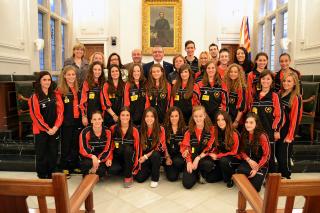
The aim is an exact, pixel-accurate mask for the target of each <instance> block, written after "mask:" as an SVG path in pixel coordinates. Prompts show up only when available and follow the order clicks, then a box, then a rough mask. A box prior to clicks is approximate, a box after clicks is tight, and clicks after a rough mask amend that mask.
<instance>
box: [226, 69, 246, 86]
mask: <svg viewBox="0 0 320 213" xmlns="http://www.w3.org/2000/svg"><path fill="white" fill-rule="evenodd" d="M233 67H236V68H237V70H238V73H239V76H238V78H237V79H236V80H232V79H231V78H230V77H229V74H230V72H231V69H232V68H233ZM224 82H225V83H226V85H227V88H228V89H230V91H233V92H234V91H236V90H237V89H242V88H246V81H245V76H244V72H243V70H242V67H241V66H240V65H238V64H231V65H229V66H228V68H227V70H226V73H225V75H224Z"/></svg>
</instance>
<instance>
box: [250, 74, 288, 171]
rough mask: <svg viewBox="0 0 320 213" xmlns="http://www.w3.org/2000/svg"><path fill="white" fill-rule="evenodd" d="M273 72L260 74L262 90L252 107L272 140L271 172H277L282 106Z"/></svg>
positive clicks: (252, 110)
mask: <svg viewBox="0 0 320 213" xmlns="http://www.w3.org/2000/svg"><path fill="white" fill-rule="evenodd" d="M273 82H274V80H273V74H272V72H271V71H270V70H265V71H263V72H262V73H261V74H260V78H259V84H260V85H261V90H260V91H258V92H257V93H256V94H255V96H254V98H253V103H252V105H251V107H250V111H251V112H254V113H256V114H257V115H258V117H259V118H260V121H261V122H262V123H263V127H264V130H265V132H266V133H267V135H268V138H269V140H270V147H271V157H270V160H269V172H271V173H272V172H276V165H275V142H276V141H277V140H279V139H280V128H281V125H282V116H283V115H282V108H281V104H280V98H279V96H278V94H277V93H275V92H273Z"/></svg>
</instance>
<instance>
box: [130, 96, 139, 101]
mask: <svg viewBox="0 0 320 213" xmlns="http://www.w3.org/2000/svg"><path fill="white" fill-rule="evenodd" d="M130 98H131V101H136V100H138V95H132V96H130Z"/></svg>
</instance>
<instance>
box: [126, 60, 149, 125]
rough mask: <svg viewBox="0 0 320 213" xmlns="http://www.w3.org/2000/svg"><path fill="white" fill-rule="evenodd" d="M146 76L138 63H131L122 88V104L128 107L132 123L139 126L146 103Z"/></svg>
mask: <svg viewBox="0 0 320 213" xmlns="http://www.w3.org/2000/svg"><path fill="white" fill-rule="evenodd" d="M146 98H147V96H146V78H145V77H144V75H143V68H142V66H141V65H140V64H133V65H132V66H131V67H130V69H129V79H128V81H127V83H126V85H125V88H124V106H126V107H129V108H130V114H131V119H132V122H133V124H134V125H136V126H137V127H140V125H141V119H142V115H143V111H144V108H145V105H146Z"/></svg>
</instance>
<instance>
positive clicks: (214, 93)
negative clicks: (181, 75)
mask: <svg viewBox="0 0 320 213" xmlns="http://www.w3.org/2000/svg"><path fill="white" fill-rule="evenodd" d="M205 69H206V72H205V73H204V75H203V79H202V80H201V81H200V82H198V83H197V84H198V86H199V89H200V95H199V100H200V103H201V105H202V106H204V108H205V109H206V112H207V114H208V116H209V118H210V119H211V120H212V121H214V119H215V114H216V113H217V112H218V110H219V109H221V110H226V107H227V105H228V101H227V93H226V91H224V90H223V89H222V83H221V78H220V75H219V73H218V72H217V68H216V65H215V64H214V63H213V62H212V61H209V62H208V63H207V64H206V67H205Z"/></svg>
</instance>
